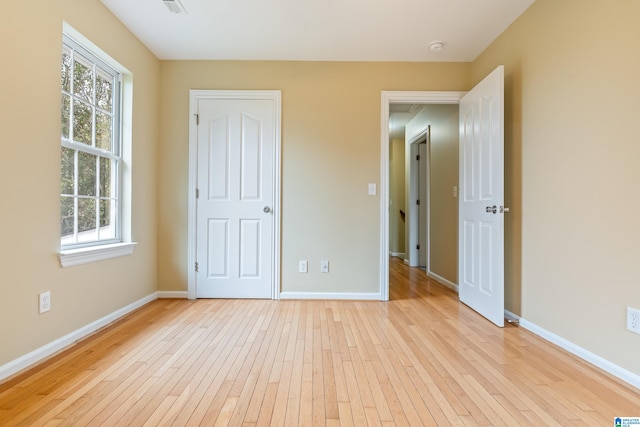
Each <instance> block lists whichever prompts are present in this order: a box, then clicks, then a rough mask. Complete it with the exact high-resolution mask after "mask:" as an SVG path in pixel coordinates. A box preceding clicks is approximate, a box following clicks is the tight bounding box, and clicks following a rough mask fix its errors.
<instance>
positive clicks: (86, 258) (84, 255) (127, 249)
mask: <svg viewBox="0 0 640 427" xmlns="http://www.w3.org/2000/svg"><path fill="white" fill-rule="evenodd" d="M137 244H138V243H136V242H126V243H114V244H111V245H100V246H89V247H86V248H78V249H67V250H64V251H60V254H59V256H60V265H61V266H62V267H63V268H66V267H74V266H76V265H81V264H88V263H90V262H96V261H102V260H105V259H109V258H115V257H120V256H126V255H131V254H132V253H133V249H134V248H135V246H136V245H137Z"/></svg>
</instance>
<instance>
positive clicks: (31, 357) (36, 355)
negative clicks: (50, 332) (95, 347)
mask: <svg viewBox="0 0 640 427" xmlns="http://www.w3.org/2000/svg"><path fill="white" fill-rule="evenodd" d="M157 298H158V295H157V293H156V292H154V293H152V294H151V295H147V296H146V297H144V298H142V299H140V300H138V301H135V302H133V303H131V304H129V305H127V306H126V307H123V308H121V309H119V310H116V311H114V312H113V313H111V314H108V315H106V316H104V317H102V318H100V319H98V320H96V321H95V322H92V323H89V324H88V325H86V326H83V327H82V328H80V329H76V330H75V331H73V332H71V333H69V334H67V335H65V336H63V337H62V338H58V339H57V340H55V341H52V342H50V343H49V344H46V345H44V346H42V347H40V348H38V349H36V350H34V351H32V352H30V353H27V354H25V355H24V356H21V357H19V358H17V359H14V360H12V361H10V362H8V363H5V364H4V365H2V366H0V381H2V380H4V379H5V378H8V377H10V376H12V375H15V374H17V373H19V372H21V371H23V370H25V369H27V368H30V367H32V366H34V365H36V364H37V363H40V362H42V361H43V360H45V359H47V358H48V357H51V356H53V355H54V354H56V353H58V352H60V351H62V350H64V349H65V348H67V347H69V346H70V345H73V344H75V343H76V342H78V341H80V340H81V339H83V338H86V337H88V336H89V335H91V334H93V333H95V332H97V331H98V330H100V329H101V328H103V327H105V326H107V325H109V324H110V323H113V322H115V321H116V320H118V319H120V318H121V317H123V316H126V315H127V314H129V313H131V312H132V311H134V310H136V309H138V308H140V307H142V306H143V305H145V304H148V303H150V302H151V301H154V300H156V299H157Z"/></svg>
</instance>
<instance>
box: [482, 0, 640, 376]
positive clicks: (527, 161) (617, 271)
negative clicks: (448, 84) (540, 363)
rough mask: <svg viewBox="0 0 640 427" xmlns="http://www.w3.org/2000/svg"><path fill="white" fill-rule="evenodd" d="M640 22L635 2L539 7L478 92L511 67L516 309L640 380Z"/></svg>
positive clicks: (510, 275) (498, 47)
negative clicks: (636, 312)
mask: <svg viewBox="0 0 640 427" xmlns="http://www.w3.org/2000/svg"><path fill="white" fill-rule="evenodd" d="M639 16H640V2H638V1H636V0H616V1H614V2H602V1H599V0H564V1H556V0H537V1H536V2H535V3H534V4H533V6H532V7H531V8H530V9H529V10H528V11H527V12H526V13H525V14H524V15H523V16H522V17H521V18H520V19H519V20H517V21H516V22H515V24H514V25H512V27H511V28H509V29H508V30H507V31H506V32H505V33H503V34H502V35H501V36H500V37H499V38H498V39H497V40H496V41H495V42H494V43H493V44H492V45H491V46H490V47H489V49H487V50H486V51H485V52H484V53H483V54H482V55H481V56H480V57H479V58H478V59H477V60H476V61H474V63H473V80H474V81H478V80H480V79H481V78H482V76H484V75H486V74H487V73H488V72H489V71H490V70H491V69H492V68H494V67H495V66H496V65H498V64H501V63H502V64H504V65H505V72H506V80H507V81H506V91H505V93H506V105H507V108H506V117H507V120H506V124H507V126H506V134H505V143H506V157H507V162H506V164H507V165H508V166H507V176H506V180H505V182H506V183H507V189H506V199H507V204H509V205H510V206H511V208H512V209H511V213H510V214H508V215H507V224H506V227H507V229H508V230H509V232H510V233H511V238H510V239H509V240H508V241H507V244H506V251H507V258H508V259H509V258H510V259H511V263H510V270H509V271H507V279H508V280H509V281H510V283H509V285H510V286H508V293H507V300H508V305H511V306H512V307H513V309H514V310H516V311H519V310H518V304H519V301H520V300H521V301H522V305H521V310H520V311H521V314H522V316H523V317H524V318H525V319H527V320H529V321H530V322H533V323H535V324H537V325H538V326H541V327H542V328H545V329H546V330H548V331H551V332H553V333H555V334H557V335H559V336H561V337H563V338H565V339H567V340H569V341H571V342H573V343H575V344H577V345H579V346H581V347H584V348H585V349H587V350H589V351H591V352H593V353H595V354H597V355H599V356H601V357H604V358H605V359H608V360H610V361H612V362H614V363H616V364H618V365H619V366H621V367H623V368H626V369H628V370H630V371H632V372H634V373H635V374H640V358H639V357H638V355H640V335H637V334H633V333H631V332H628V331H627V330H626V328H625V311H626V307H627V306H632V307H635V308H640V270H639V269H638V260H640V244H639V241H640V221H638V212H640V201H639V199H638V197H637V194H638V184H640V167H638V162H639V160H638V159H640V143H639V142H638V137H637V123H638V117H640V104H639V103H638V99H640V83H639V82H640V55H638V40H640V26H639V25H638V22H637V19H638V17H639ZM520 245H521V246H522V249H521V253H520V249H519V246H520ZM520 255H521V256H522V263H521V265H520V263H519V261H518V258H520ZM508 264H509V263H508ZM520 274H521V283H520V277H519V276H520Z"/></svg>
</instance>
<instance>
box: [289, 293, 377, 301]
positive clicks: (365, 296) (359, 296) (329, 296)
mask: <svg viewBox="0 0 640 427" xmlns="http://www.w3.org/2000/svg"><path fill="white" fill-rule="evenodd" d="M280 299H308V300H312V299H314V300H317V299H319V300H366V301H371V300H376V301H380V293H366V292H280Z"/></svg>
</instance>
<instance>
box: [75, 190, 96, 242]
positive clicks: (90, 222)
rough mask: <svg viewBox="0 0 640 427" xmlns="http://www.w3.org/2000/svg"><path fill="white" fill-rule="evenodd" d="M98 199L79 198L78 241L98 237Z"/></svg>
mask: <svg viewBox="0 0 640 427" xmlns="http://www.w3.org/2000/svg"><path fill="white" fill-rule="evenodd" d="M96 201H97V199H78V241H83V242H86V241H89V240H95V238H96V235H95V233H96Z"/></svg>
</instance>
